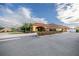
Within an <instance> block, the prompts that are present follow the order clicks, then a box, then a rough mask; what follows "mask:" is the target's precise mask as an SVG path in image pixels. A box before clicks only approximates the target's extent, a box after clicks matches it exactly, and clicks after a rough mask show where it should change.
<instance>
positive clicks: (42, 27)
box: [33, 23, 69, 31]
mask: <svg viewBox="0 0 79 59" xmlns="http://www.w3.org/2000/svg"><path fill="white" fill-rule="evenodd" d="M68 29H69V27H66V26H62V25H56V24H43V23H34V24H33V31H67V30H68Z"/></svg>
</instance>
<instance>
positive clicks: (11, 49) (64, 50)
mask: <svg viewBox="0 0 79 59" xmlns="http://www.w3.org/2000/svg"><path fill="white" fill-rule="evenodd" d="M0 40H3V41H0V56H79V33H70V32H65V33H58V34H53V35H45V36H39V37H33V36H31V37H28V36H20V37H13V38H5V39H0Z"/></svg>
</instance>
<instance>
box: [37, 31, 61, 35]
mask: <svg viewBox="0 0 79 59" xmlns="http://www.w3.org/2000/svg"><path fill="white" fill-rule="evenodd" d="M55 33H61V32H57V31H49V32H46V31H44V32H37V34H38V35H39V36H42V35H51V34H55Z"/></svg>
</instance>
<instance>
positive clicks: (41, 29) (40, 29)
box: [36, 27, 45, 31]
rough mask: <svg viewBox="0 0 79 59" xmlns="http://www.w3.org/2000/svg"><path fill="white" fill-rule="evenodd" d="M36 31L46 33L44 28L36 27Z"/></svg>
mask: <svg viewBox="0 0 79 59" xmlns="http://www.w3.org/2000/svg"><path fill="white" fill-rule="evenodd" d="M36 30H37V31H45V28H44V27H36Z"/></svg>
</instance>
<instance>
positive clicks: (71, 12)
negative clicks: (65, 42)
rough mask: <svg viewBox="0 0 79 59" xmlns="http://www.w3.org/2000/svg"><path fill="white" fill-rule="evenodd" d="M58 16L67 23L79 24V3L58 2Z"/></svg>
mask: <svg viewBox="0 0 79 59" xmlns="http://www.w3.org/2000/svg"><path fill="white" fill-rule="evenodd" d="M56 10H57V14H58V16H57V18H58V19H59V20H60V21H62V22H64V23H66V24H72V25H74V26H75V24H79V4H74V3H65V4H64V3H62V4H57V9H56Z"/></svg>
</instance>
